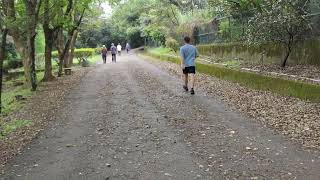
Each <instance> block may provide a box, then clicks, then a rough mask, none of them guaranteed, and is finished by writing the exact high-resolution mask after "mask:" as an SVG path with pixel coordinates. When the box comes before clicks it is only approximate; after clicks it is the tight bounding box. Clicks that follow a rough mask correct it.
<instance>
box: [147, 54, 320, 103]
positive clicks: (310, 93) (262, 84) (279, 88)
mask: <svg viewBox="0 0 320 180" xmlns="http://www.w3.org/2000/svg"><path fill="white" fill-rule="evenodd" d="M145 55H147V56H151V57H154V58H157V59H160V60H164V61H169V62H172V63H176V64H179V63H180V59H179V57H177V56H172V55H165V54H160V53H152V51H148V52H146V53H145ZM197 71H198V72H200V73H204V74H209V75H212V76H215V77H218V78H221V79H224V80H228V81H231V82H235V83H239V84H240V85H243V86H246V87H249V88H252V89H257V90H264V91H271V92H274V93H277V94H281V95H285V96H292V97H296V98H299V99H302V100H308V101H311V102H320V86H319V85H314V84H307V83H303V82H298V81H292V80H286V79H282V78H278V77H271V76H266V75H261V74H256V73H251V72H244V71H240V70H237V69H230V68H225V67H222V66H217V65H208V64H201V63H197Z"/></svg>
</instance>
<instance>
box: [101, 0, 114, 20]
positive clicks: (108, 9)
mask: <svg viewBox="0 0 320 180" xmlns="http://www.w3.org/2000/svg"><path fill="white" fill-rule="evenodd" d="M101 6H102V7H103V10H104V12H105V15H103V16H104V17H109V16H111V13H112V8H111V6H110V5H109V4H108V3H102V4H101Z"/></svg>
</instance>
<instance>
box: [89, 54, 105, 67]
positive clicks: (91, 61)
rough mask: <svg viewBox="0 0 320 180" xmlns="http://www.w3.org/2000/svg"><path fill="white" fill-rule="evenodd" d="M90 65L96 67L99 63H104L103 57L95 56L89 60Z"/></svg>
mask: <svg viewBox="0 0 320 180" xmlns="http://www.w3.org/2000/svg"><path fill="white" fill-rule="evenodd" d="M88 61H89V64H90V65H96V64H97V62H99V61H102V57H101V55H94V56H92V57H90V58H89V59H88Z"/></svg>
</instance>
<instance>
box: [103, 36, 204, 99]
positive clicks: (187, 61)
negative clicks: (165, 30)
mask: <svg viewBox="0 0 320 180" xmlns="http://www.w3.org/2000/svg"><path fill="white" fill-rule="evenodd" d="M190 42H191V38H190V37H188V36H186V37H185V38H184V43H185V44H184V45H183V46H182V47H181V48H180V57H181V68H182V73H183V75H184V76H183V77H184V85H183V89H184V90H185V91H186V92H189V87H190V93H191V95H194V94H195V91H194V84H195V74H196V66H195V65H196V63H195V61H196V58H197V57H198V56H199V52H198V50H197V48H196V47H195V46H193V45H191V44H190ZM110 51H111V55H112V62H116V58H117V53H118V54H119V56H121V51H122V46H121V44H120V43H119V44H118V45H117V46H115V45H114V43H112V44H111V48H110ZM126 51H127V53H129V51H130V44H129V43H127V44H126ZM101 54H102V59H103V63H104V64H105V63H106V62H107V54H108V50H107V48H106V46H105V45H103V48H102V50H101ZM189 85H190V86H189Z"/></svg>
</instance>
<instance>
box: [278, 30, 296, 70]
mask: <svg viewBox="0 0 320 180" xmlns="http://www.w3.org/2000/svg"><path fill="white" fill-rule="evenodd" d="M292 44H293V36H290V40H289V42H288V44H287V53H286V56H285V57H284V59H283V61H282V64H281V67H282V68H284V67H286V65H287V61H288V59H289V56H290V54H291V51H292Z"/></svg>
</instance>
